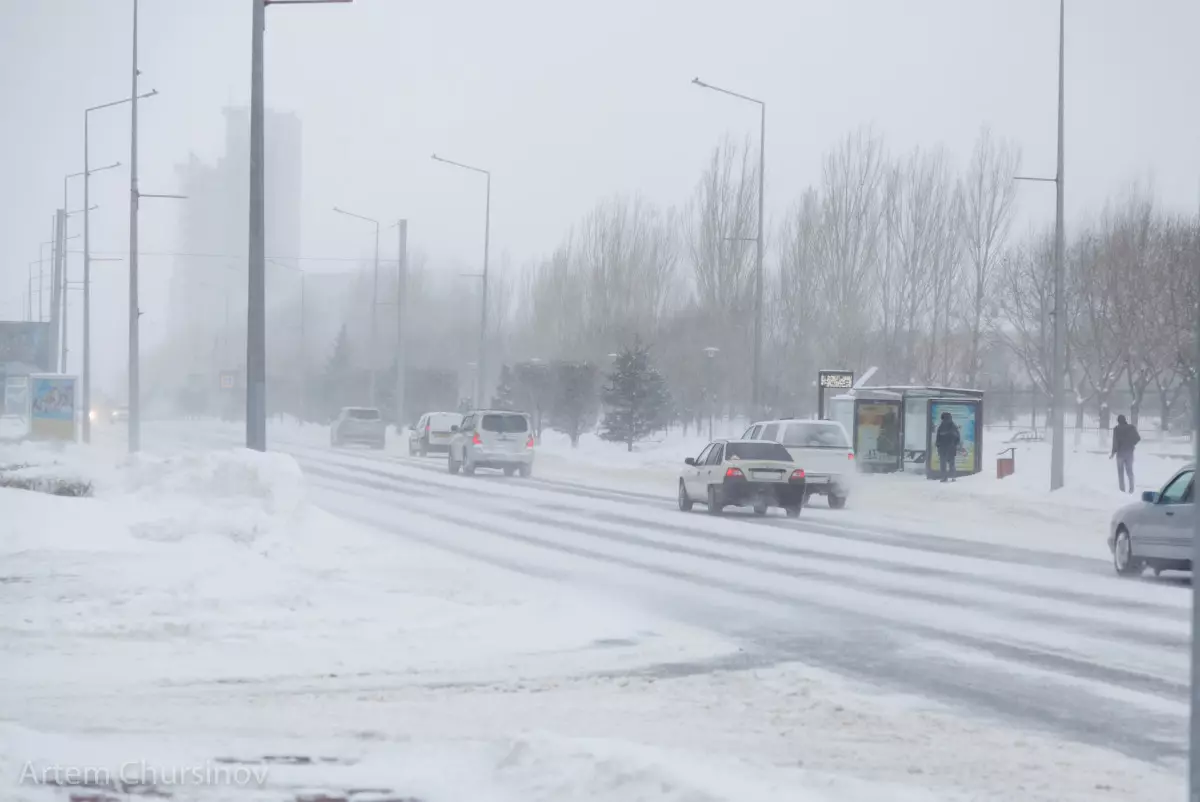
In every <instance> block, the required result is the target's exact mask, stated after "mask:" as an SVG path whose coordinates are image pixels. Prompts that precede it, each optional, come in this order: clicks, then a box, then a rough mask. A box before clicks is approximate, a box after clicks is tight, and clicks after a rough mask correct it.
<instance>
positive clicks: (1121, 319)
mask: <svg viewBox="0 0 1200 802" xmlns="http://www.w3.org/2000/svg"><path fill="white" fill-rule="evenodd" d="M1020 164H1021V157H1020V153H1019V151H1018V149H1017V148H1016V147H1015V146H1014V145H1013V144H1012V143H1010V142H1008V141H1006V140H1004V139H1002V138H999V137H997V136H995V135H993V134H992V133H991V132H989V131H988V130H986V129H985V130H983V131H981V133H980V134H979V136H978V139H977V140H976V143H975V145H974V148H973V150H972V152H971V154H970V156H969V158H968V159H967V160H966V161H965V163H962V164H956V163H955V162H954V161H953V160H952V159H951V157H950V155H949V154H948V153H947V152H946V151H945V150H944V149H942V148H940V147H933V148H916V149H913V150H911V151H908V152H901V153H897V152H893V151H890V150H889V149H888V148H887V147H886V144H885V142H884V140H883V139H882V137H881V136H879V135H878V134H876V133H875V132H873V131H872V130H870V129H861V130H857V131H854V132H852V133H850V134H848V135H847V136H845V137H844V138H843V139H842V140H840V141H839V142H837V143H836V144H835V145H834V146H833V147H831V148H830V150H829V151H828V152H827V153H825V154H824V156H823V157H822V160H821V175H820V180H819V181H818V182H817V183H816V184H815V185H813V186H809V187H807V188H805V189H804V190H803V191H802V192H801V193H800V194H799V196H798V197H797V198H795V199H794V201H793V202H792V203H791V204H790V205H789V207H788V208H787V211H786V212H785V213H784V214H783V215H781V216H780V217H779V218H778V219H774V220H770V221H768V222H769V225H767V226H766V231H765V238H766V250H765V253H764V331H763V402H764V404H765V406H766V407H767V410H764V411H773V412H776V413H779V414H798V415H803V414H808V413H810V412H812V411H813V409H814V407H815V390H814V387H813V383H814V380H815V378H816V372H817V370H818V369H819V368H825V367H836V368H851V369H855V370H857V371H859V372H861V371H863V370H865V369H866V368H867V367H869V366H872V365H874V366H878V367H879V368H880V372H879V373H878V374H877V376H876V378H875V379H874V383H883V382H886V383H891V384H908V383H913V384H917V383H919V384H926V383H928V384H936V385H950V386H971V387H981V388H984V389H987V388H989V387H1013V386H1016V387H1024V388H1028V389H1029V390H1031V391H1041V392H1048V390H1049V387H1050V385H1051V379H1050V372H1051V370H1050V355H1051V343H1052V330H1053V313H1054V309H1053V264H1054V249H1053V244H1054V241H1053V223H1052V221H1049V226H1048V227H1047V228H1046V229H1045V230H1041V231H1034V232H1029V233H1022V234H1020V235H1017V234H1015V233H1014V232H1013V230H1012V228H1013V220H1014V216H1015V215H1014V212H1015V206H1016V193H1017V191H1018V184H1017V182H1015V181H1014V180H1013V177H1014V176H1015V175H1017V174H1018V173H1019V172H1020ZM757 171H758V157H757V152H756V151H755V150H754V149H753V148H752V147H750V146H749V145H747V144H742V143H738V142H735V141H732V140H726V141H724V142H722V143H720V144H719V145H718V146H717V147H715V148H714V150H713V152H712V154H711V156H710V158H709V160H708V162H707V164H706V166H705V168H704V170H703V172H702V174H701V175H700V176H699V178H698V180H697V182H696V184H695V186H694V188H693V190H692V192H691V194H690V196H689V197H688V198H686V199H684V201H683V203H682V204H681V205H679V206H670V207H663V206H659V205H656V204H654V203H652V202H650V201H648V200H646V199H645V198H642V197H640V196H637V195H629V196H617V197H612V198H607V199H604V200H601V201H599V202H598V203H597V204H596V205H595V207H593V208H592V209H591V210H590V211H589V212H587V213H586V214H585V215H584V216H583V218H582V219H581V220H580V221H579V222H578V223H577V224H576V225H575V226H574V227H573V228H572V229H571V230H570V231H568V232H564V235H563V238H562V240H561V242H560V243H559V245H558V246H557V247H556V248H554V250H553V251H552V252H551V253H549V254H547V255H546V256H545V257H543V258H540V259H537V260H534V261H532V262H529V263H526V264H525V265H524V266H522V267H519V268H514V267H512V266H508V265H506V264H505V261H506V260H504V259H501V260H500V265H499V267H497V266H496V265H495V263H494V264H493V276H492V281H491V286H490V291H489V331H488V332H487V340H488V357H487V362H488V370H487V376H486V377H485V380H484V383H485V387H486V388H487V389H488V392H487V393H485V397H490V393H491V391H492V390H494V389H495V387H496V385H497V383H498V382H499V381H500V375H499V374H500V371H501V367H502V365H503V364H506V363H507V364H515V363H517V362H521V361H524V360H529V359H541V360H545V361H553V360H559V361H573V362H587V363H590V364H593V365H596V366H598V368H599V372H600V374H601V375H603V374H604V373H605V372H607V367H606V366H608V365H610V364H611V360H612V355H613V354H616V353H618V352H620V351H622V349H623V348H624V347H626V346H628V345H629V344H630V343H632V342H633V341H634V340H635V338H640V340H641V341H642V342H644V343H647V344H649V346H650V349H651V350H650V354H651V357H652V359H653V361H654V364H655V365H656V366H657V367H658V368H659V369H660V370H661V371H662V373H663V375H664V378H665V381H666V384H667V387H668V388H669V391H670V396H671V398H672V404H673V408H674V413H675V415H676V416H677V417H679V418H683V419H691V420H698V419H699V418H701V417H703V416H704V415H705V414H706V411H707V404H708V403H709V399H710V398H711V399H712V400H713V403H714V404H715V405H716V407H717V410H718V413H722V412H725V413H747V412H749V402H750V396H751V392H750V376H751V354H752V342H753V334H754V317H755V315H754V308H755V284H754V282H755V242H754V240H753V238H754V236H755V234H756V231H757V218H756V215H757V202H758V172H757ZM768 179H770V176H769V175H768ZM411 262H412V265H411V268H410V271H409V279H408V287H407V303H406V309H405V314H406V315H407V316H408V320H409V324H408V329H407V330H408V331H409V337H408V339H409V343H408V353H409V360H410V363H411V364H416V365H419V366H423V367H432V366H441V367H449V368H452V369H455V370H458V371H460V375H461V376H462V380H461V382H460V388H461V393H462V395H463V396H464V397H467V396H469V395H471V393H472V389H471V388H472V386H473V382H474V381H476V377H475V376H474V373H473V371H474V370H475V369H474V368H473V367H471V365H472V364H473V363H475V362H476V361H477V353H478V352H477V342H478V340H477V338H478V332H479V329H478V326H479V295H478V281H477V280H473V279H464V278H460V277H457V276H456V275H451V276H448V277H447V276H445V275H444V273H445V271H435V270H432V269H430V268H428V267H426V266H425V259H424V258H423V257H421V256H420V255H419V254H418V255H415V256H414V257H413V259H412V260H411ZM1066 265H1067V273H1066V275H1067V282H1066V287H1067V293H1066V308H1065V310H1064V314H1065V315H1066V325H1067V332H1068V365H1067V373H1066V375H1065V376H1064V382H1065V383H1067V385H1068V386H1069V387H1070V388H1071V395H1070V400H1071V402H1072V404H1073V405H1074V406H1075V408H1076V412H1077V414H1078V415H1082V414H1083V413H1084V411H1085V410H1090V411H1091V412H1092V414H1101V416H1102V418H1103V417H1104V414H1103V411H1104V410H1105V406H1104V405H1105V404H1107V403H1108V402H1109V401H1110V400H1111V399H1112V398H1114V393H1116V392H1118V391H1119V393H1120V396H1121V398H1122V399H1125V400H1126V402H1128V401H1129V400H1130V399H1131V400H1132V412H1133V414H1134V415H1135V416H1136V415H1137V414H1138V411H1139V409H1145V408H1146V407H1147V405H1148V404H1150V403H1151V400H1153V403H1154V408H1153V412H1154V413H1155V415H1156V417H1157V416H1158V415H1159V413H1163V417H1164V418H1169V417H1170V416H1171V415H1172V414H1174V413H1177V412H1180V411H1182V410H1183V409H1184V408H1185V406H1186V404H1188V403H1190V392H1189V388H1190V386H1191V383H1192V382H1194V381H1195V375H1194V367H1193V363H1192V361H1191V356H1190V354H1191V348H1192V345H1191V336H1192V335H1191V327H1192V323H1193V320H1194V316H1195V311H1194V310H1195V308H1196V304H1197V302H1198V297H1200V218H1198V217H1197V216H1196V215H1187V216H1181V215H1175V214H1169V213H1167V212H1165V211H1163V210H1161V209H1158V208H1156V206H1155V204H1154V201H1153V199H1152V197H1151V196H1150V195H1149V194H1147V193H1146V192H1144V191H1141V190H1139V189H1136V188H1134V189H1131V190H1130V191H1128V192H1126V193H1124V194H1122V195H1120V196H1119V197H1116V198H1114V199H1113V200H1112V201H1111V202H1110V203H1109V204H1108V205H1107V206H1106V207H1105V208H1104V209H1102V210H1099V211H1098V213H1097V214H1096V215H1094V217H1093V218H1091V219H1090V220H1088V221H1087V222H1086V223H1085V224H1082V225H1080V224H1078V223H1077V224H1074V225H1070V226H1069V227H1068V239H1067V243H1066ZM394 280H395V279H394V275H393V272H392V270H387V271H385V275H384V277H383V279H382V281H383V287H382V294H383V296H384V297H387V298H394V297H395V295H394V293H395V285H394ZM370 283H371V277H370V274H369V271H364V272H363V273H362V274H361V276H360V278H359V280H358V283H357V286H356V288H355V291H354V292H353V293H352V294H351V300H350V302H349V303H348V304H347V309H346V310H345V319H346V321H345V322H346V323H347V325H348V328H349V332H350V345H349V347H350V350H351V351H352V352H354V353H355V354H356V356H355V359H356V360H357V361H358V362H359V364H363V365H365V364H368V362H369V359H370V358H371V357H370V351H371V349H370V348H369V345H368V344H369V342H370V337H369V333H368V332H367V331H366V321H367V320H368V315H367V314H366V313H365V310H366V309H369V307H370V301H369V297H370V295H369V287H370ZM395 309H396V307H395V304H392V305H391V306H390V307H383V308H380V310H379V312H378V315H379V324H378V325H379V326H380V330H381V331H382V332H383V336H382V337H381V338H380V345H379V349H381V350H380V352H379V353H377V354H376V356H377V357H378V359H379V362H378V364H379V365H380V366H381V368H383V369H386V368H388V367H390V366H391V365H393V364H394V357H395V338H394V336H392V335H391V332H393V331H394V329H395V317H394V315H395ZM332 347H333V343H332V342H330V343H328V348H326V349H325V350H324V352H323V353H320V354H314V355H313V356H312V357H310V359H309V361H310V362H311V363H312V364H313V365H314V366H315V367H314V368H313V370H316V371H319V370H320V365H321V364H323V362H324V360H325V359H326V358H327V357H328V355H329V353H330V352H331V351H332ZM706 348H707V349H718V350H717V351H715V352H714V353H715V356H713V357H708V356H707V355H706V351H705V349H706Z"/></svg>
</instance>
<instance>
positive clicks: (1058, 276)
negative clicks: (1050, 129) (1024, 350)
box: [1016, 0, 1200, 776]
mask: <svg viewBox="0 0 1200 802" xmlns="http://www.w3.org/2000/svg"><path fill="white" fill-rule="evenodd" d="M1065 29H1066V0H1059V4H1058V167H1057V169H1056V171H1055V175H1054V178H1043V177H1037V176H1021V175H1019V176H1016V180H1018V181H1044V182H1052V183H1053V184H1054V188H1055V214H1054V334H1053V339H1054V354H1053V356H1052V357H1051V360H1050V417H1051V418H1053V420H1052V421H1051V425H1052V428H1051V439H1050V489H1051V490H1058V489H1059V488H1061V487H1062V486H1063V451H1064V432H1063V376H1064V375H1065V374H1066V367H1067V365H1066V362H1067V359H1066V347H1067V346H1066V342H1067V337H1066V319H1067V315H1066V295H1065V292H1066V290H1065V287H1064V284H1065V279H1064V270H1065V267H1064V262H1065V252H1066V244H1065V243H1066V234H1065V230H1064V226H1063V107H1064V101H1063V71H1064V57H1065V56H1064V54H1065V52H1066V47H1065V41H1066V40H1065ZM1197 776H1200V775H1197Z"/></svg>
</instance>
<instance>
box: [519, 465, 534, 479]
mask: <svg viewBox="0 0 1200 802" xmlns="http://www.w3.org/2000/svg"><path fill="white" fill-rule="evenodd" d="M517 473H519V474H521V478H522V479H528V478H529V477H530V476H533V466H532V465H522V466H521V467H520V468H518V469H517Z"/></svg>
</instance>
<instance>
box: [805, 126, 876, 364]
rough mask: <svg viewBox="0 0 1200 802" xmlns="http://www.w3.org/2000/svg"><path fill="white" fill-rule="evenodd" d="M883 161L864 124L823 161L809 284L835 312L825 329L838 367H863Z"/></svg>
mask: <svg viewBox="0 0 1200 802" xmlns="http://www.w3.org/2000/svg"><path fill="white" fill-rule="evenodd" d="M883 159H884V154H883V142H882V140H881V139H880V138H879V137H878V136H877V135H876V134H874V133H873V132H872V131H871V130H869V129H865V128H863V129H859V130H858V131H855V132H854V133H852V134H850V135H848V136H847V137H846V138H845V139H843V140H842V142H841V143H840V144H839V145H838V146H837V147H836V148H834V149H833V150H832V151H831V152H829V153H828V154H826V156H825V160H824V163H823V165H822V170H821V195H820V202H821V217H820V222H821V225H820V228H819V229H818V233H819V235H820V238H821V239H822V240H823V242H821V243H820V244H819V245H817V251H816V256H817V257H818V258H816V259H815V260H813V262H812V264H813V266H814V267H816V270H815V271H814V276H813V277H814V278H815V279H816V281H815V282H813V284H811V285H810V286H814V287H815V288H816V289H817V291H818V292H819V295H820V297H821V301H822V303H824V304H826V305H827V308H828V309H829V310H830V315H829V320H828V325H826V326H824V327H823V328H822V331H823V333H824V335H825V338H826V339H825V342H824V345H825V356H826V358H829V359H831V360H832V361H833V364H837V365H851V366H858V365H860V364H861V363H862V362H863V361H864V359H865V355H866V349H867V336H868V334H869V332H870V329H871V325H872V322H873V320H872V314H871V313H872V307H873V300H874V298H873V295H874V288H875V283H874V278H875V273H876V270H877V267H878V258H879V245H880V227H881V224H882V221H883V203H882V198H881V195H880V189H881V186H882V183H883V178H884V169H883V168H884V163H883ZM810 291H811V290H810Z"/></svg>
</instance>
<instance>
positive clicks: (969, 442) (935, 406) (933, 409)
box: [925, 398, 983, 478]
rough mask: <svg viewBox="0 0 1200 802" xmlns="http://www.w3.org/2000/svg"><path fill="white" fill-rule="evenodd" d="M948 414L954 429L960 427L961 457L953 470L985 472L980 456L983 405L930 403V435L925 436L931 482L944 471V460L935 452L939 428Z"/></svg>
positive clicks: (944, 401) (972, 402)
mask: <svg viewBox="0 0 1200 802" xmlns="http://www.w3.org/2000/svg"><path fill="white" fill-rule="evenodd" d="M943 412H949V413H950V417H951V419H952V420H953V421H954V425H955V426H957V427H958V436H959V443H958V453H957V454H955V457H954V469H955V471H956V472H958V473H960V474H971V473H979V471H980V470H981V468H982V455H981V454H980V447H981V446H982V443H981V442H980V434H981V430H980V423H981V421H982V419H983V414H982V413H983V402H981V401H967V400H960V399H955V400H948V399H937V398H931V399H929V418H928V421H927V423H928V427H929V431H928V433H927V434H926V438H927V442H926V444H925V449H926V450H925V454H926V458H925V465H926V473H927V475H928V476H929V477H930V478H933V477H935V476H938V475H939V474H940V473H941V470H942V460H941V456H940V455H939V454H938V451H937V448H936V445H935V444H936V439H937V427H938V424H939V423H940V422H941V420H942V413H943Z"/></svg>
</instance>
